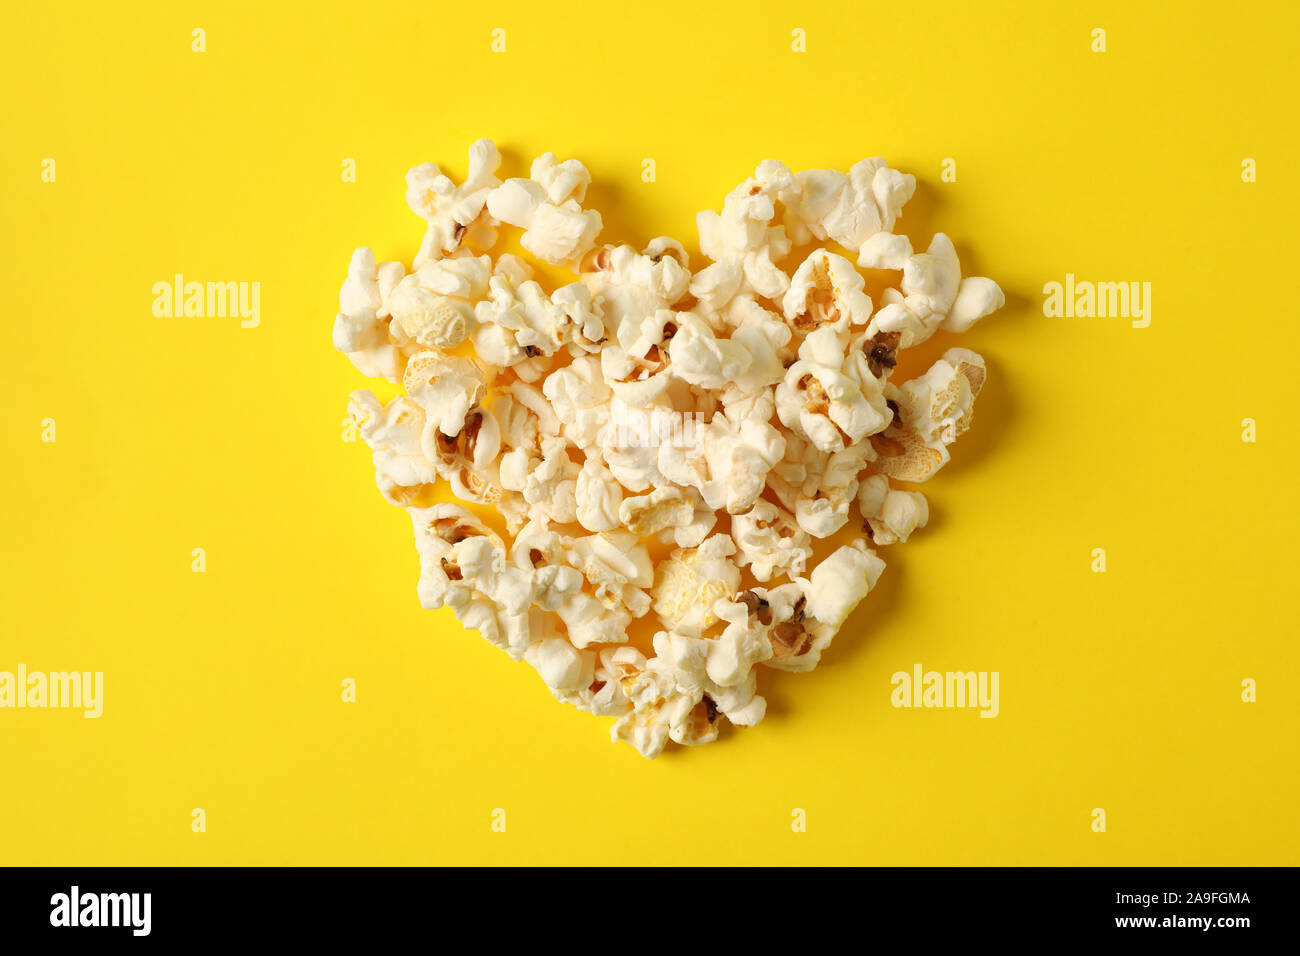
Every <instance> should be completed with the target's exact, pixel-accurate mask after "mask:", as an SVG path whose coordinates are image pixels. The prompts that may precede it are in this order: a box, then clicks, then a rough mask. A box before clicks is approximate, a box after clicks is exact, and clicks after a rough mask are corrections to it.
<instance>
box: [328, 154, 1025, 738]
mask: <svg viewBox="0 0 1300 956" xmlns="http://www.w3.org/2000/svg"><path fill="white" fill-rule="evenodd" d="M501 165H502V159H501V155H500V153H499V151H498V150H497V148H496V146H495V145H494V144H493V143H492V142H491V141H490V140H485V139H484V140H479V141H477V142H476V143H474V144H473V145H472V146H471V147H470V162H469V173H468V175H467V176H466V179H465V181H464V182H463V183H461V184H459V185H458V184H456V183H455V182H453V181H452V180H451V178H450V177H448V176H447V175H445V174H444V173H443V172H442V171H441V169H440V168H439V167H438V166H435V165H434V164H432V163H425V164H422V165H420V166H416V167H415V168H413V169H411V170H410V172H408V173H407V176H406V200H407V203H408V205H409V206H410V208H411V209H412V211H413V212H414V213H415V214H416V215H417V216H418V217H419V218H420V219H421V220H423V221H424V223H425V225H424V236H423V239H422V240H421V242H420V245H419V247H418V250H417V251H415V252H414V255H413V257H412V261H411V262H410V265H409V268H408V266H407V264H405V263H402V262H378V261H376V258H375V255H374V253H373V252H372V251H371V250H370V249H367V248H361V249H358V250H357V251H356V252H355V253H354V254H353V255H352V257H351V261H350V262H349V264H348V270H347V277H346V280H345V281H344V283H343V286H342V289H341V290H340V293H339V311H338V313H337V315H336V317H335V320H334V326H333V329H332V340H333V343H334V346H335V348H336V349H337V350H338V351H340V352H342V353H344V354H345V355H346V356H347V357H348V359H349V360H350V361H351V362H352V363H353V364H354V365H355V366H356V368H357V370H358V371H360V372H361V373H362V374H363V375H366V376H372V377H379V378H383V379H385V380H386V381H388V382H391V383H393V384H395V385H398V386H400V387H401V389H402V394H399V395H398V396H397V397H396V398H394V399H392V400H391V401H389V402H387V403H383V402H381V401H380V400H379V399H378V398H377V397H376V396H375V395H374V394H372V393H371V392H369V391H358V392H356V393H354V394H353V396H352V400H351V402H350V404H349V416H350V418H351V421H352V422H353V423H354V425H355V428H356V430H357V433H358V434H359V435H360V437H361V438H362V440H363V441H365V443H366V445H367V447H368V448H369V449H370V452H371V461H372V464H373V467H374V471H375V482H376V484H377V485H378V487H379V490H380V492H381V494H382V495H383V496H384V498H385V499H386V500H388V501H389V502H390V503H392V504H394V505H395V506H397V507H400V508H402V509H403V510H405V511H406V512H407V513H408V515H409V517H410V520H411V522H412V528H413V531H414V536H415V544H416V551H417V553H418V555H419V562H420V578H419V582H418V584H417V589H416V590H417V596H418V598H419V601H420V604H421V606H423V607H425V608H428V609H431V610H436V609H441V608H449V609H450V610H451V611H452V613H453V614H455V615H456V616H457V618H458V620H459V621H460V622H461V624H462V625H463V626H464V627H466V628H472V629H477V630H478V631H479V633H480V634H481V635H482V636H483V637H484V638H485V639H486V640H488V641H489V642H491V643H492V644H494V645H495V646H497V647H499V648H501V649H502V650H503V651H505V652H506V653H507V654H509V655H510V656H511V657H512V658H513V659H515V660H522V661H524V662H526V663H528V664H529V665H530V666H532V667H533V668H534V669H535V670H536V671H537V673H538V675H539V676H540V677H541V679H542V681H543V682H544V683H545V685H546V687H547V689H548V690H549V691H550V693H551V694H552V695H553V696H554V697H555V698H556V699H557V700H560V701H564V702H566V703H569V704H572V705H573V706H575V707H578V708H579V709H581V710H585V711H587V712H589V713H591V714H594V715H597V716H601V717H607V718H610V719H611V720H612V726H611V727H610V737H611V739H612V740H615V741H618V740H622V741H626V742H627V743H629V744H631V745H632V746H633V747H634V748H635V749H636V750H637V751H638V752H639V753H641V754H642V755H643V756H645V757H655V756H657V755H658V754H659V753H660V752H661V751H662V750H663V749H664V748H665V747H666V746H667V745H668V744H669V743H670V742H671V743H677V744H681V745H685V746H694V745H697V744H704V743H709V742H710V741H713V740H715V739H716V738H717V737H718V735H719V730H720V727H721V725H722V723H723V722H724V721H729V722H730V723H731V724H732V725H734V726H737V727H750V726H753V725H755V724H757V723H759V722H760V721H761V720H762V719H763V717H764V715H765V714H766V711H767V702H766V700H765V699H764V698H763V696H762V695H761V694H760V693H759V691H760V681H761V680H762V679H763V678H762V677H761V675H762V674H763V673H764V670H765V669H774V670H781V671H787V672H800V671H807V670H811V669H812V668H813V667H815V666H816V665H817V664H818V662H819V661H820V659H821V655H822V653H823V652H824V651H825V650H826V648H827V647H828V646H829V645H830V644H831V642H832V640H833V638H834V637H835V634H836V632H837V631H838V630H840V629H841V628H842V627H845V626H847V622H848V621H849V618H850V614H851V613H852V612H853V610H854V608H855V607H857V606H858V605H859V603H860V602H861V601H862V600H863V599H864V598H865V597H866V595H867V594H868V593H869V592H870V591H871V590H872V588H873V587H874V586H875V583H876V580H877V579H878V577H879V575H880V574H881V572H882V571H883V569H884V562H883V561H882V560H881V559H880V558H879V556H878V555H877V553H876V550H875V549H876V548H877V547H879V548H885V547H889V546H890V545H896V544H900V543H903V542H906V541H907V540H908V538H909V537H910V536H911V535H912V534H914V533H915V532H916V531H917V530H918V529H920V528H923V527H925V525H926V523H927V521H928V518H929V508H928V505H927V503H926V499H925V497H924V496H922V495H920V494H918V493H916V492H914V491H907V490H903V489H901V488H898V487H896V486H895V485H894V484H892V482H896V481H906V482H920V481H926V480H928V479H929V478H930V477H932V476H933V475H934V474H935V473H936V472H937V471H938V470H939V469H940V468H941V467H942V466H943V465H944V464H945V463H947V461H948V460H949V457H950V455H951V452H950V451H949V446H950V445H951V444H952V443H953V442H954V441H955V440H956V439H957V438H958V437H959V436H960V435H961V434H962V433H964V432H965V431H967V430H968V429H969V428H970V427H971V423H972V421H973V418H974V404H975V399H976V398H977V396H978V395H979V393H980V391H981V389H982V388H983V386H984V383H985V378H986V375H987V370H986V368H985V365H984V361H983V359H982V358H980V357H979V356H978V355H976V354H975V353H974V352H970V351H968V350H966V349H960V348H954V349H949V350H948V351H947V352H945V353H944V355H943V356H942V358H940V359H939V360H938V361H936V362H935V363H934V364H933V365H932V366H931V367H930V368H929V369H928V370H927V371H926V372H925V373H924V374H923V375H920V376H917V377H916V378H913V379H912V380H910V381H906V382H901V383H894V382H892V381H890V377H891V375H892V374H893V373H894V372H895V371H896V369H897V368H898V366H899V364H900V358H899V353H900V352H902V351H903V350H904V349H907V348H910V347H912V346H914V345H918V344H920V343H922V342H924V341H926V340H927V339H929V338H930V337H931V336H932V335H934V333H935V332H937V331H940V330H943V331H947V332H954V333H960V332H965V331H967V330H968V329H970V328H971V327H972V326H973V325H974V324H975V323H976V322H977V321H978V320H980V319H981V318H983V317H984V316H986V315H988V314H989V313H991V312H993V311H994V310H996V309H997V308H999V307H1001V306H1002V305H1003V303H1004V297H1003V295H1002V291H1001V290H1000V289H999V288H998V286H997V284H996V283H994V282H993V281H992V280H990V279H987V278H984V277H980V276H962V274H961V263H960V261H959V259H958V257H957V253H956V248H955V246H954V245H953V243H952V240H950V239H949V238H948V237H947V236H945V235H944V234H943V233H938V234H936V235H935V236H934V237H933V239H932V240H931V242H930V243H929V245H928V246H927V247H926V251H924V252H920V253H918V252H916V251H915V250H914V249H913V246H912V240H911V239H910V238H909V237H908V236H906V235H903V234H901V233H895V231H894V230H895V228H896V225H897V223H898V220H899V217H900V215H901V214H902V211H903V206H904V204H905V203H906V202H907V201H908V199H910V198H911V196H912V193H913V191H914V189H915V186H916V180H915V178H914V177H912V176H910V175H907V174H905V173H901V172H899V171H898V170H894V169H891V168H890V167H889V166H888V165H887V164H886V163H885V161H884V160H883V159H879V158H871V159H864V160H862V161H861V162H859V163H857V164H855V165H854V166H853V167H852V168H851V169H850V170H849V171H848V172H847V173H846V172H841V171H838V170H827V169H814V170H805V171H802V172H798V173H794V172H791V171H790V170H789V169H788V168H786V166H785V165H784V164H782V163H780V162H777V161H776V160H765V161H763V162H762V163H760V164H759V165H758V167H757V168H756V169H755V170H754V175H753V176H752V177H750V178H748V179H746V180H745V181H744V182H742V183H740V184H739V185H738V186H737V187H736V188H735V189H734V190H732V191H731V192H730V193H728V194H727V195H726V196H725V197H724V198H723V201H722V206H721V210H720V211H719V210H717V209H706V210H704V211H702V212H701V213H700V214H699V216H698V217H697V219H696V221H697V224H698V228H699V250H700V253H701V254H702V255H703V257H704V260H705V262H704V264H703V265H702V266H701V267H700V268H699V269H696V270H693V269H692V268H691V260H690V257H689V256H688V255H687V252H686V248H685V246H683V245H682V243H681V242H679V241H677V240H676V239H673V238H670V237H667V236H659V237H656V238H654V239H652V240H651V241H650V242H649V243H648V244H647V245H646V246H645V247H644V248H643V249H640V250H638V249H637V248H634V247H633V246H631V245H629V244H627V243H620V242H618V241H612V240H609V241H607V240H602V239H600V232H601V229H602V228H603V226H604V219H603V218H602V216H601V214H600V212H599V211H597V210H595V209H591V208H584V203H585V202H586V198H587V188H588V186H589V185H590V183H591V174H590V173H589V172H588V170H587V168H586V167H585V166H584V165H583V164H582V163H580V162H578V161H577V160H575V159H567V160H563V161H561V160H559V159H557V157H556V156H555V155H553V154H551V153H545V154H543V155H542V156H539V157H537V159H536V160H534V162H533V163H532V164H531V166H530V167H529V170H528V175H527V176H526V177H525V176H515V177H511V178H501V177H499V176H498V170H499V169H500V167H501ZM508 237H512V238H513V239H515V240H517V242H518V247H519V248H522V249H523V250H524V251H525V252H526V253H528V254H529V255H526V256H521V255H515V254H513V253H508V252H505V251H504V248H505V242H506V241H507V238H508ZM831 243H834V244H836V246H835V248H838V249H839V250H840V252H843V251H844V250H848V251H849V255H850V256H853V255H856V264H855V262H854V261H853V260H852V259H850V258H845V256H844V255H841V254H840V252H836V251H833V249H832V248H828V246H829V244H831ZM815 244H820V246H819V247H817V248H813V249H812V250H811V251H810V252H809V253H808V254H807V256H806V257H804V258H803V260H802V261H793V260H792V256H791V252H792V250H793V249H794V248H796V247H798V248H800V249H801V250H802V249H804V248H807V247H808V246H810V245H815ZM543 263H544V264H545V266H544V267H543ZM859 267H861V268H866V269H875V270H885V271H891V270H892V272H893V275H894V279H895V283H896V284H895V285H894V286H892V287H890V288H887V289H885V290H884V291H883V293H882V294H881V295H880V307H879V308H876V307H875V303H873V301H872V298H871V297H870V296H868V294H867V292H866V289H865V281H866V280H865V276H864V275H863V274H862V273H861V272H860V271H859ZM564 270H567V271H568V272H569V273H571V274H572V280H571V281H568V282H567V284H565V282H564V281H560V282H559V284H558V286H557V287H555V288H554V290H553V291H550V292H548V291H546V289H545V288H543V285H542V282H543V280H542V278H540V277H542V276H545V277H546V281H547V282H548V284H549V282H550V280H551V279H553V278H556V276H557V273H558V272H560V271H564ZM873 288H874V286H873ZM444 489H445V490H447V491H449V492H450V493H451V495H452V496H453V497H454V498H456V499H459V500H460V501H463V502H470V503H474V504H477V505H479V506H480V507H481V508H486V509H490V510H491V511H493V512H494V513H495V514H496V515H499V516H500V518H501V521H502V526H503V527H504V528H505V529H506V531H507V532H508V533H507V534H504V535H501V534H498V533H497V531H495V530H493V528H492V527H489V525H488V524H487V523H485V522H484V521H483V520H481V519H480V518H479V517H477V516H476V515H474V514H472V513H471V512H470V511H469V510H467V509H466V508H465V507H463V506H462V505H459V504H454V503H451V502H447V501H442V500H441V499H438V500H439V502H440V503H437V504H431V505H428V506H421V505H420V504H419V502H428V501H430V500H435V499H434V496H435V493H440V492H442V491H443V490H444ZM844 528H852V529H860V532H857V531H855V532H854V533H856V534H860V536H859V537H856V538H855V539H854V540H853V541H852V543H850V544H845V545H842V546H840V547H838V548H837V549H834V550H833V551H831V552H830V553H828V555H827V556H826V557H824V558H823V559H822V560H820V561H819V560H817V559H816V557H815V553H814V548H815V546H816V545H817V542H818V541H828V539H829V538H830V536H832V535H834V534H836V533H837V532H839V531H840V530H841V529H844ZM668 549H671V550H668ZM755 581H757V582H758V584H754V585H753V586H750V585H751V584H753V582H755ZM651 632H653V637H651V636H650V635H651Z"/></svg>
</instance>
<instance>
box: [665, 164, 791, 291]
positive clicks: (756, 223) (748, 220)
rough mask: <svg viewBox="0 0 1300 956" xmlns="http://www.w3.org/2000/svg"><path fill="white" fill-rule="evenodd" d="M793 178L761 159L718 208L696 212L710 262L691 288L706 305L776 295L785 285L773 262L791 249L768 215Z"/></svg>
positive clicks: (780, 166)
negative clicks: (751, 174) (750, 294)
mask: <svg viewBox="0 0 1300 956" xmlns="http://www.w3.org/2000/svg"><path fill="white" fill-rule="evenodd" d="M793 183H794V179H793V177H792V176H791V175H790V170H789V169H787V168H786V167H785V166H784V165H783V164H781V163H778V162H776V161H775V160H770V159H769V160H765V161H763V162H762V163H760V164H759V166H758V169H757V170H755V172H754V175H753V176H752V177H751V178H749V179H747V180H745V181H744V182H743V183H741V184H740V185H739V186H737V187H736V188H735V189H733V190H732V191H731V192H730V193H728V194H727V198H726V200H725V201H724V202H723V205H722V212H721V213H715V212H713V211H712V210H707V209H706V210H704V211H702V212H701V213H700V214H699V215H698V216H697V217H696V225H697V226H698V228H699V233H700V251H701V252H703V253H704V255H706V256H707V257H708V258H709V259H711V260H712V261H713V265H711V266H708V267H706V268H705V269H703V270H701V271H700V272H698V273H697V274H696V276H695V278H694V279H692V280H691V286H690V291H691V294H692V295H694V296H695V297H696V298H697V299H699V300H700V301H701V303H702V304H703V305H704V306H705V308H706V309H708V310H709V311H712V312H716V311H719V310H720V309H721V308H722V307H723V306H725V305H726V304H727V303H728V302H729V301H730V300H731V299H732V298H733V297H735V296H737V295H743V294H747V293H755V294H757V295H761V296H764V297H766V298H768V299H775V298H777V297H778V296H780V295H782V294H784V292H785V290H786V289H787V288H788V287H789V285H790V277H789V276H788V275H786V274H785V273H784V272H783V271H782V270H781V269H780V267H779V266H777V265H776V263H777V262H779V261H780V260H781V259H783V258H784V257H785V256H786V255H787V254H788V253H789V252H790V240H789V238H788V237H787V236H786V234H785V229H784V228H783V227H782V226H780V225H772V220H773V219H774V218H775V216H776V202H777V199H778V198H779V197H780V196H781V195H782V194H783V193H788V192H789V191H790V190H791V188H792V187H793Z"/></svg>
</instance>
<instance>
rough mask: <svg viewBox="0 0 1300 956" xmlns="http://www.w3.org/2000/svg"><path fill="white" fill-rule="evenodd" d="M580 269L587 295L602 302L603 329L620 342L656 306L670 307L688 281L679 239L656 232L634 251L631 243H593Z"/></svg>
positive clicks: (624, 344)
mask: <svg viewBox="0 0 1300 956" xmlns="http://www.w3.org/2000/svg"><path fill="white" fill-rule="evenodd" d="M580 272H581V280H582V282H583V284H584V285H585V286H586V287H587V291H588V292H589V293H590V294H591V297H592V299H593V300H597V299H598V300H600V301H601V303H602V315H603V316H604V319H605V328H606V332H607V334H608V335H609V336H610V337H611V338H613V339H614V341H616V342H617V343H618V344H619V345H620V346H622V347H624V348H626V347H627V346H628V345H629V344H630V338H628V337H627V335H628V334H633V335H634V334H635V330H636V329H637V328H638V327H639V325H640V323H641V320H642V319H644V318H645V317H646V316H648V315H654V314H655V313H656V312H658V311H659V310H661V309H667V310H669V311H671V310H672V308H673V306H675V305H676V304H677V303H678V302H680V301H681V300H682V298H683V297H685V295H686V293H687V290H688V289H689V287H690V282H691V271H690V266H689V262H688V260H687V257H686V251H685V250H684V249H683V248H682V246H681V243H679V242H677V241H676V240H672V239H667V238H662V237H661V238H659V239H654V240H652V241H651V242H650V244H649V245H648V246H647V247H646V248H645V249H644V250H643V251H642V252H640V253H638V252H637V251H636V250H635V249H633V248H632V247H631V246H602V247H601V248H599V249H593V250H592V251H591V252H589V253H588V254H587V255H586V256H585V257H584V259H583V262H582V266H581V269H580ZM625 330H626V331H625Z"/></svg>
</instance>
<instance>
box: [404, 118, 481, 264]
mask: <svg viewBox="0 0 1300 956" xmlns="http://www.w3.org/2000/svg"><path fill="white" fill-rule="evenodd" d="M500 166H501V154H500V153H499V152H497V148H496V145H495V144H493V142H492V141H491V140H490V139H480V140H479V141H478V142H476V143H475V144H474V145H473V146H471V147H470V148H469V172H468V174H467V175H466V177H465V182H464V183H462V184H461V185H460V186H457V185H456V184H455V183H453V182H452V181H451V179H449V178H448V177H447V176H446V175H444V174H443V172H442V170H440V169H439V168H438V167H437V166H435V165H434V164H433V163H424V164H423V165H421V166H416V167H415V168H414V169H412V170H411V171H410V172H408V173H407V174H406V202H407V205H409V206H410V207H411V211H412V212H414V213H415V214H416V215H417V216H419V217H420V218H421V219H424V220H426V221H427V222H428V223H429V225H428V228H427V230H426V231H425V234H424V242H423V243H422V244H421V245H420V251H419V253H418V254H417V255H416V257H415V265H416V267H417V268H418V267H419V266H421V265H423V264H424V263H426V262H431V261H433V260H436V259H440V258H442V257H443V256H449V255H451V254H453V253H454V252H456V251H457V250H459V249H461V248H462V244H464V243H469V244H471V245H474V246H476V247H477V248H479V249H481V250H484V251H486V250H487V249H489V248H490V247H491V246H493V245H494V244H495V243H496V232H495V230H494V229H493V228H492V224H491V223H490V222H489V221H487V217H485V216H483V208H484V206H485V205H486V203H487V198H488V195H489V194H490V193H491V191H492V189H494V188H495V187H496V186H498V185H499V184H500V182H501V181H500V180H499V179H497V177H496V171H497V169H498V168H500Z"/></svg>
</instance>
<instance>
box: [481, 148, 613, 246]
mask: <svg viewBox="0 0 1300 956" xmlns="http://www.w3.org/2000/svg"><path fill="white" fill-rule="evenodd" d="M528 175H529V177H530V178H528V179H507V180H506V181H505V182H504V183H502V184H501V185H500V186H498V187H497V188H496V189H494V190H492V191H491V192H490V193H488V194H487V208H488V212H490V213H491V214H492V215H493V216H494V217H495V218H497V219H499V220H501V221H502V222H504V223H508V224H510V225H512V226H519V227H520V228H522V229H523V230H524V234H523V236H521V237H520V240H519V242H520V244H521V245H522V246H523V247H524V248H525V249H527V250H528V251H529V252H531V253H532V254H533V255H535V256H537V258H539V259H541V260H543V261H545V262H549V263H552V264H555V265H561V264H563V263H566V262H572V261H575V260H577V259H580V258H581V257H582V255H583V254H584V253H585V252H586V251H587V250H588V249H590V248H591V245H592V243H593V242H595V239H596V235H597V234H598V233H599V232H600V227H601V221H600V213H598V212H596V211H595V210H588V211H585V212H584V211H583V209H582V206H581V205H580V203H581V202H582V200H583V198H584V197H585V196H586V194H587V186H588V185H589V184H590V183H591V174H590V173H588V172H587V167H585V166H583V165H582V163H580V162H578V161H577V160H576V159H567V160H565V161H564V162H563V163H558V164H557V163H556V162H555V155H554V154H553V153H545V154H543V155H541V156H539V157H537V159H535V160H533V166H532V169H531V170H529V174H528Z"/></svg>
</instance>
